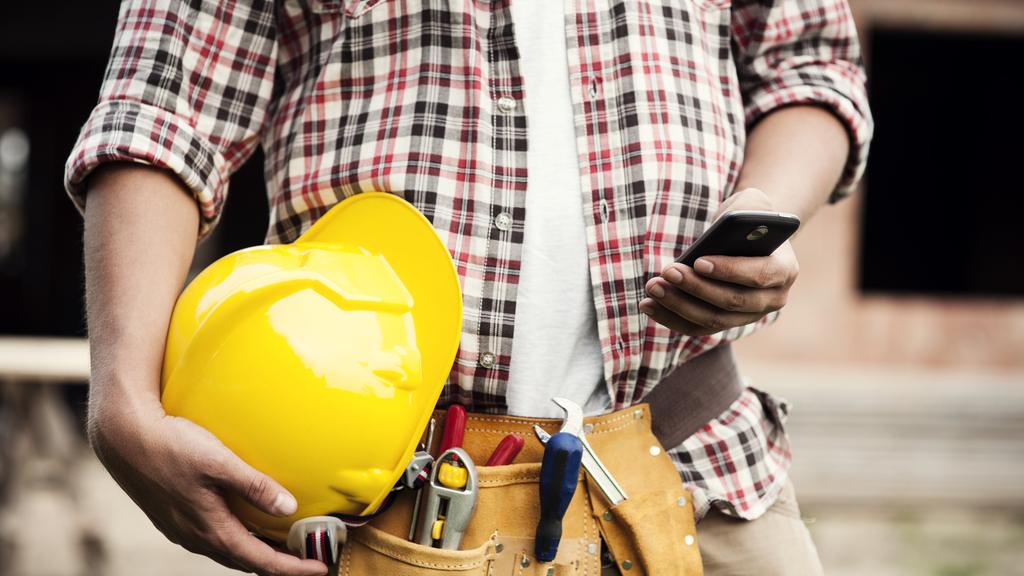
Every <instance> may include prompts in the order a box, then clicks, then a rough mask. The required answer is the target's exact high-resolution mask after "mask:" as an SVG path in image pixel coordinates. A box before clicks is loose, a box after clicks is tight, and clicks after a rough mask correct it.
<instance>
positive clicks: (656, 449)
mask: <svg viewBox="0 0 1024 576" xmlns="http://www.w3.org/2000/svg"><path fill="white" fill-rule="evenodd" d="M658 454H661V448H659V447H657V446H651V456H657V455H658Z"/></svg>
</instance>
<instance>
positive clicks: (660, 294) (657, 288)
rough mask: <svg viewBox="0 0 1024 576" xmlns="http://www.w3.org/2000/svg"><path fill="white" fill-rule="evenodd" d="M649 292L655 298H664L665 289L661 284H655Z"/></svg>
mask: <svg viewBox="0 0 1024 576" xmlns="http://www.w3.org/2000/svg"><path fill="white" fill-rule="evenodd" d="M647 292H648V293H650V295H651V296H654V297H655V298H664V297H665V289H664V288H662V287H661V284H658V283H655V284H654V285H653V286H651V287H650V288H648V289H647Z"/></svg>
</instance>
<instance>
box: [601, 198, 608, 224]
mask: <svg viewBox="0 0 1024 576" xmlns="http://www.w3.org/2000/svg"><path fill="white" fill-rule="evenodd" d="M600 209H601V220H602V221H604V222H607V221H608V203H607V202H605V201H604V200H601V208H600Z"/></svg>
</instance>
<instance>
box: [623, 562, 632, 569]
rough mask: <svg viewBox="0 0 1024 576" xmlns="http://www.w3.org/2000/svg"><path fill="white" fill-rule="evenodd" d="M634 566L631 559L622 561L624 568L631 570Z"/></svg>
mask: <svg viewBox="0 0 1024 576" xmlns="http://www.w3.org/2000/svg"><path fill="white" fill-rule="evenodd" d="M632 567H633V563H632V562H630V561H629V560H623V561H622V569H623V570H629V569H630V568H632Z"/></svg>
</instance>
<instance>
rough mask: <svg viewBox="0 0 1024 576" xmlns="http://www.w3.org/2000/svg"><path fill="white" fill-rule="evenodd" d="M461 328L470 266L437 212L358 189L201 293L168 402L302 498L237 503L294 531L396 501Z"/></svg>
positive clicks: (230, 266)
mask: <svg viewBox="0 0 1024 576" xmlns="http://www.w3.org/2000/svg"><path fill="white" fill-rule="evenodd" d="M461 322H462V296H461V293H460V291H459V281H458V275H457V274H456V271H455V266H454V264H453V262H452V260H451V257H450V256H449V254H448V250H447V248H446V247H445V246H444V244H443V243H442V241H441V239H440V238H439V237H438V235H437V233H436V232H435V231H434V229H433V227H432V226H431V225H430V222H428V221H427V219H426V218H424V217H423V215H422V214H420V213H419V212H418V211H417V210H416V209H415V208H414V207H413V206H412V205H411V204H409V203H408V202H406V201H405V200H402V199H401V198H399V197H398V196H394V195H392V194H385V193H379V192H367V193H362V194H357V195H355V196H352V197H350V198H348V199H346V200H344V201H343V202H341V203H339V204H338V205H337V206H335V207H334V208H332V209H331V210H330V211H329V212H327V213H326V214H325V215H324V216H323V217H322V218H320V220H318V221H317V222H316V223H315V224H314V225H313V226H312V227H311V228H310V229H309V230H308V231H307V232H306V233H305V234H303V235H302V236H301V237H300V238H299V239H298V240H296V241H295V242H294V243H293V244H286V245H279V246H257V247H253V248H248V249H245V250H241V251H238V252H235V253H232V254H229V255H227V256H225V257H223V258H221V259H220V260H218V261H216V262H214V263H213V264H212V265H210V266H209V267H208V268H206V269H205V270H203V271H202V273H200V274H199V275H198V276H197V277H196V278H195V280H193V281H192V282H191V283H190V284H189V285H188V287H187V288H185V290H184V292H183V293H182V294H181V296H180V297H179V298H178V302H177V304H176V305H175V308H174V313H173V315H172V317H171V323H170V329H169V332H168V338H167V349H166V352H165V355H164V366H163V392H162V400H163V404H164V408H165V409H166V410H167V412H168V413H169V414H172V415H176V416H182V417H184V418H187V419H189V420H192V421H193V422H195V423H197V424H199V425H200V426H203V427H204V428H206V429H207V430H209V431H210V432H212V433H213V434H214V435H215V436H217V437H218V438H219V439H220V440H221V441H222V442H223V443H224V444H225V445H227V447H228V448H230V449H231V450H233V451H234V452H235V453H236V454H238V456H239V457H240V458H242V459H243V460H245V461H246V462H247V463H249V464H250V465H251V466H253V467H255V468H256V469H258V470H260V471H262V472H264V473H266V474H268V475H269V476H271V477H272V478H274V479H275V480H277V481H278V482H280V483H281V485H283V486H284V487H285V488H286V489H288V490H289V491H290V492H291V493H292V494H293V495H294V496H295V498H296V500H298V505H299V506H298V510H297V511H296V513H295V514H294V515H292V516H290V517H288V518H274V517H272V516H269V515H267V514H264V513H262V512H260V511H258V510H257V509H256V508H254V507H252V506H251V505H249V504H247V503H245V502H244V501H243V500H242V499H241V498H237V497H233V498H232V499H231V501H230V504H231V506H232V509H233V510H234V511H235V513H236V514H238V516H239V517H240V518H241V519H242V520H243V521H244V522H245V523H246V524H247V525H248V526H249V527H250V529H252V530H255V531H256V532H258V533H260V534H262V535H263V536H266V537H268V538H272V539H274V540H278V541H284V540H285V537H286V536H287V534H288V530H289V527H290V526H291V524H292V523H293V522H295V521H296V520H299V519H302V518H307V517H311V516H323V515H329V514H344V515H367V514H370V513H372V512H374V511H375V510H376V509H377V507H378V506H379V505H380V504H381V503H382V501H383V500H384V499H385V497H386V496H387V495H388V493H389V491H390V490H391V489H392V488H393V487H394V485H395V483H396V481H397V480H398V479H399V477H400V476H401V475H402V473H403V472H404V471H405V468H406V465H407V464H408V463H409V461H410V460H411V458H412V455H413V452H414V450H415V448H416V445H417V442H418V440H419V438H420V436H421V433H422V431H423V429H424V428H425V426H426V424H427V422H428V421H429V419H430V415H431V412H432V410H433V408H434V405H435V403H436V402H437V399H438V396H439V395H440V393H441V389H442V387H443V386H444V383H445V381H446V379H447V377H448V373H449V371H450V369H451V366H452V362H453V361H454V358H455V353H456V349H457V348H458V343H459V333H460V330H461Z"/></svg>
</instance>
